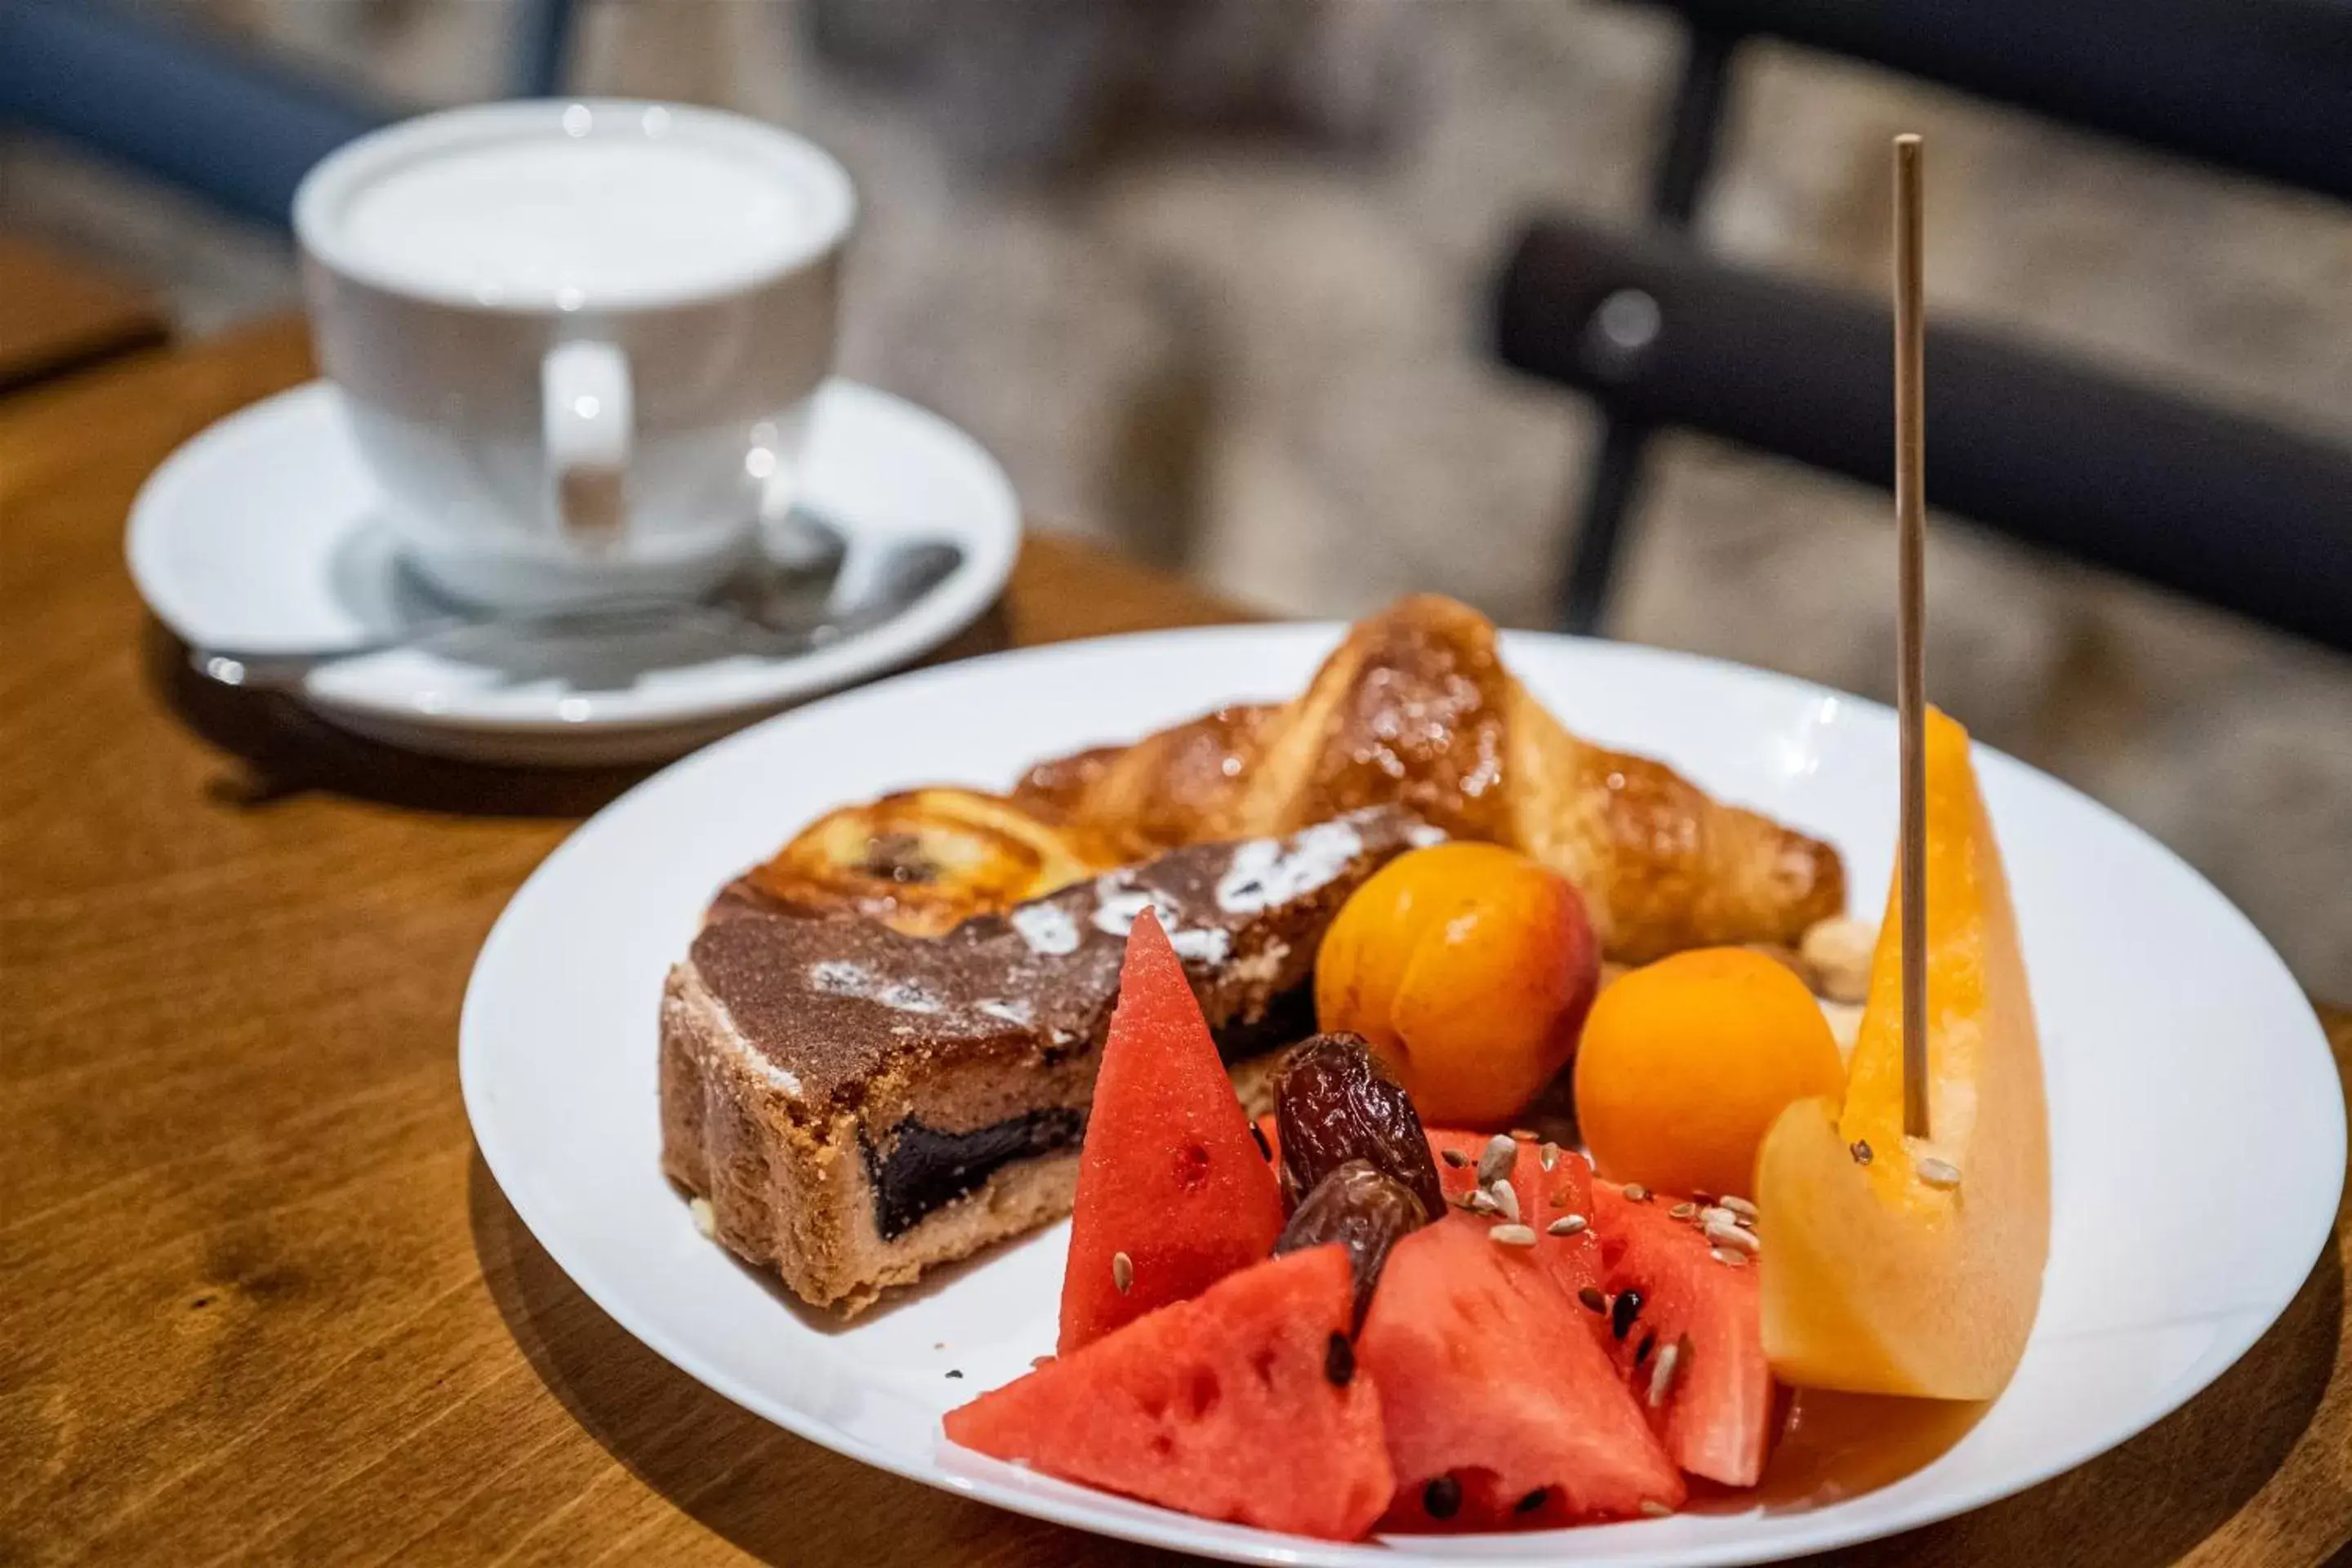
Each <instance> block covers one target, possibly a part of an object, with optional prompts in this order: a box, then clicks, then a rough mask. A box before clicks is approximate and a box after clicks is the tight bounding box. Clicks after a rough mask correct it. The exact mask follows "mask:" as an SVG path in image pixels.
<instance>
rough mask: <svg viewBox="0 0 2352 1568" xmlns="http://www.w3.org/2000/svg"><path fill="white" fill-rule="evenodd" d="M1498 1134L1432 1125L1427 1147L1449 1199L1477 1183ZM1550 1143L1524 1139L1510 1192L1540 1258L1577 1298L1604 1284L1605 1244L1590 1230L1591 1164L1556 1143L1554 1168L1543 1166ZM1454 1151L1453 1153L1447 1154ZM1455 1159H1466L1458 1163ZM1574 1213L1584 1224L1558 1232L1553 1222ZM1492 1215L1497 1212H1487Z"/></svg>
mask: <svg viewBox="0 0 2352 1568" xmlns="http://www.w3.org/2000/svg"><path fill="white" fill-rule="evenodd" d="M1493 1137H1494V1134H1492V1133H1489V1132H1465V1131H1459V1130H1457V1129H1454V1128H1450V1127H1440V1128H1433V1129H1432V1130H1431V1131H1430V1134H1429V1149H1430V1152H1431V1154H1432V1155H1433V1156H1434V1157H1435V1159H1436V1161H1437V1180H1438V1183H1439V1184H1440V1185H1442V1186H1444V1189H1445V1197H1446V1201H1447V1202H1448V1203H1453V1202H1454V1201H1455V1200H1457V1199H1461V1198H1466V1197H1468V1196H1469V1195H1470V1194H1471V1192H1472V1191H1473V1190H1474V1189H1475V1188H1476V1186H1477V1185H1478V1159H1479V1156H1480V1155H1482V1154H1484V1153H1485V1152H1486V1145H1487V1143H1488V1142H1490V1141H1491V1140H1492V1139H1493ZM1545 1147H1546V1145H1544V1144H1541V1143H1531V1142H1527V1141H1525V1140H1521V1141H1520V1142H1519V1145H1518V1154H1517V1158H1516V1159H1515V1160H1514V1161H1513V1162H1512V1165H1511V1173H1510V1183H1511V1194H1512V1196H1513V1197H1515V1198H1516V1199H1517V1201H1518V1205H1519V1219H1520V1222H1521V1223H1522V1224H1524V1225H1526V1226H1528V1228H1529V1229H1531V1230H1533V1231H1534V1232H1535V1233H1536V1237H1537V1239H1536V1247H1535V1252H1536V1258H1537V1259H1538V1261H1539V1262H1541V1263H1542V1264H1543V1266H1544V1268H1545V1270H1546V1271H1547V1272H1549V1274H1550V1275H1551V1277H1552V1279H1553V1280H1554V1282H1555V1283H1557V1284H1558V1285H1559V1288H1560V1289H1563V1290H1565V1291H1567V1292H1568V1294H1569V1295H1570V1296H1571V1297H1573V1296H1574V1295H1575V1294H1576V1293H1577V1292H1578V1291H1580V1290H1582V1289H1585V1288H1586V1287H1587V1286H1597V1285H1599V1284H1600V1283H1601V1249H1600V1245H1599V1242H1598V1239H1597V1238H1596V1237H1595V1236H1594V1234H1593V1232H1592V1229H1591V1219H1592V1185H1593V1184H1592V1163H1591V1161H1589V1160H1587V1159H1586V1158H1585V1157H1584V1156H1583V1155H1581V1154H1580V1153H1578V1152H1576V1151H1575V1150H1573V1149H1561V1148H1559V1147H1558V1146H1557V1145H1552V1146H1551V1147H1552V1149H1553V1157H1552V1167H1551V1169H1550V1170H1549V1171H1547V1170H1545V1169H1544V1168H1543V1151H1544V1149H1545ZM1449 1155H1451V1156H1452V1157H1451V1158H1448V1156H1449ZM1454 1160H1459V1161H1461V1162H1462V1163H1460V1164H1458V1165H1457V1164H1455V1163H1454ZM1569 1215H1582V1216H1583V1217H1584V1219H1585V1221H1586V1226H1585V1228H1583V1229H1581V1230H1580V1231H1578V1232H1577V1233H1576V1234H1575V1235H1573V1236H1554V1235H1552V1234H1551V1227H1552V1226H1554V1225H1556V1224H1558V1223H1559V1221H1561V1220H1564V1219H1566V1218H1568V1216H1569ZM1484 1217H1486V1218H1487V1219H1489V1220H1492V1219H1494V1218H1495V1217H1496V1216H1494V1215H1486V1216H1484Z"/></svg>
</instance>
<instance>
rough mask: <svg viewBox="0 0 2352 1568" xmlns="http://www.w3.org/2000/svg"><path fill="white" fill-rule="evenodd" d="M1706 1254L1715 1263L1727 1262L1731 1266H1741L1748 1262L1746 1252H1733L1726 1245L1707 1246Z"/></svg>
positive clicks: (1745, 1265)
mask: <svg viewBox="0 0 2352 1568" xmlns="http://www.w3.org/2000/svg"><path fill="white" fill-rule="evenodd" d="M1706 1255H1707V1256H1708V1257H1709V1258H1714V1259H1715V1260H1716V1261H1717V1263H1722V1264H1727V1265H1728V1266H1730V1267H1731V1268H1745V1267H1747V1264H1748V1254H1746V1253H1744V1252H1734V1251H1733V1250H1732V1249H1731V1248H1729V1247H1709V1248H1708V1249H1707V1254H1706Z"/></svg>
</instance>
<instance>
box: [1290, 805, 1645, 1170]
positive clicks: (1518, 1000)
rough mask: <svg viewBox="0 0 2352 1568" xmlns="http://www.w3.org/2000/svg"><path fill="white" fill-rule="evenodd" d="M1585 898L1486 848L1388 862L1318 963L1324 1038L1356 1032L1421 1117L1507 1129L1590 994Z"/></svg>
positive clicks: (1545, 1074)
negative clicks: (1331, 1033) (1501, 1125)
mask: <svg viewBox="0 0 2352 1568" xmlns="http://www.w3.org/2000/svg"><path fill="white" fill-rule="evenodd" d="M1600 974H1601V946H1600V943H1599V942H1598V941H1597V940H1596V939H1595V938H1594V936H1593V932H1592V921H1591V918H1590V917H1589V916H1587V914H1586V913H1585V909H1584V900H1583V898H1582V896H1581V895H1580V894H1579V893H1578V892H1577V890H1576V889H1575V888H1574V887H1573V886H1572V885H1571V884H1570V882H1569V881H1568V880H1567V879H1565V878H1563V877H1561V876H1560V875H1559V873H1558V872H1555V871H1552V870H1549V869H1548V868H1545V867H1543V866H1540V865H1538V864H1537V863H1536V862H1535V861H1533V860H1531V859H1529V858H1527V857H1526V856H1524V855H1521V854H1519V853H1517V851H1516V850H1511V849H1505V848H1503V847H1499V846H1497V845H1492V844H1439V845H1434V846H1432V847H1428V848H1425V849H1415V850H1412V851H1409V852H1408V853H1406V854H1403V855H1401V856H1399V857H1397V858H1396V859H1394V860H1392V861H1391V862H1390V863H1389V864H1388V865H1387V866H1385V867H1383V868H1381V870H1380V872H1379V873H1378V874H1377V875H1375V876H1373V877H1372V878H1371V879H1370V880H1368V881H1367V882H1365V883H1364V885H1363V886H1362V887H1360V888H1359V889H1356V892H1355V895H1354V896H1353V897H1352V898H1350V899H1349V900H1348V902H1347V904H1346V905H1345V906H1344V907H1343V908H1341V910H1339V918H1338V919H1336V920H1334V921H1332V922H1331V926H1330V929H1329V930H1328V931H1326V932H1325V933H1324V936H1323V946H1322V949H1321V951H1320V952H1319V953H1318V956H1317V960H1316V965H1315V1012H1316V1017H1317V1020H1318V1024H1319V1026H1321V1027H1322V1028H1323V1029H1325V1030H1326V1031H1331V1030H1339V1029H1347V1030H1351V1031H1353V1032H1354V1033H1356V1034H1359V1035H1361V1036H1362V1037H1364V1038H1365V1040H1366V1041H1368V1042H1369V1043H1370V1046H1371V1048H1372V1050H1373V1052H1374V1053H1375V1054H1376V1055H1378V1056H1379V1057H1380V1058H1381V1060H1382V1061H1383V1062H1385V1063H1386V1064H1387V1065H1388V1067H1389V1069H1390V1070H1391V1072H1393V1073H1394V1074H1395V1075H1396V1078H1397V1080H1398V1081H1399V1082H1401V1083H1402V1084H1403V1085H1404V1088H1405V1092H1406V1093H1408V1094H1410V1095H1411V1096H1412V1102H1413V1105H1414V1107H1415V1108H1416V1109H1417V1110H1419V1111H1420V1112H1421V1116H1422V1119H1423V1121H1425V1122H1430V1123H1433V1124H1434V1123H1440V1122H1445V1123H1452V1124H1454V1125H1493V1124H1495V1123H1498V1122H1503V1121H1509V1120H1510V1119H1511V1118H1512V1117H1513V1116H1515V1115H1517V1113H1518V1111H1519V1110H1520V1109H1521V1108H1522V1107H1523V1106H1525V1105H1526V1104H1527V1102H1528V1100H1531V1099H1533V1098H1534V1097H1535V1096H1536V1094H1537V1093H1538V1091H1540V1090H1541V1089H1543V1087H1544V1085H1545V1084H1547V1083H1549V1082H1550V1081H1551V1079H1553V1077H1554V1076H1555V1075H1557V1074H1558V1073H1559V1069H1560V1068H1563V1067H1565V1066H1567V1065H1568V1060H1569V1058H1570V1057H1571V1056H1573V1055H1574V1054H1575V1052H1576V1041H1577V1036H1578V1034H1579V1032H1580V1030H1581V1029H1582V1027H1583V1026H1584V1016H1585V1014H1586V1013H1587V1012H1588V1011H1590V1010H1591V1005H1592V995H1593V993H1594V991H1595V990H1596V989H1597V988H1598V987H1599V984H1600Z"/></svg>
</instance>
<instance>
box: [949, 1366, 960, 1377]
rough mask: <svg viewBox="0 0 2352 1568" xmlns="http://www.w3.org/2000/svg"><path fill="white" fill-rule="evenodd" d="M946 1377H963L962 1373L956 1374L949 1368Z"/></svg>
mask: <svg viewBox="0 0 2352 1568" xmlns="http://www.w3.org/2000/svg"><path fill="white" fill-rule="evenodd" d="M948 1375H949V1376H950V1377H961V1376H962V1375H963V1373H960V1372H957V1371H956V1370H955V1369H954V1368H952V1367H950V1369H949V1370H948Z"/></svg>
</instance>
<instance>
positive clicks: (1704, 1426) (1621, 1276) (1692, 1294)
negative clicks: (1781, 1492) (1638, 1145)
mask: <svg viewBox="0 0 2352 1568" xmlns="http://www.w3.org/2000/svg"><path fill="white" fill-rule="evenodd" d="M1593 1201H1594V1204H1595V1205H1596V1212H1595V1214H1594V1215H1593V1228H1594V1229H1595V1230H1597V1231H1599V1232H1600V1235H1601V1265H1602V1269H1603V1277H1602V1280H1601V1289H1603V1290H1604V1291H1605V1292H1606V1293H1607V1294H1608V1296H1609V1298H1610V1300H1611V1301H1612V1304H1614V1303H1615V1302H1616V1300H1617V1298H1618V1297H1619V1296H1620V1295H1622V1293H1624V1292H1626V1291H1629V1290H1632V1291H1639V1292H1640V1293H1641V1305H1640V1307H1639V1309H1638V1310H1635V1311H1633V1313H1632V1315H1631V1316H1630V1318H1626V1317H1624V1315H1623V1314H1622V1313H1620V1314H1618V1317H1619V1318H1623V1321H1626V1323H1627V1329H1626V1332H1625V1335H1624V1337H1623V1338H1622V1339H1620V1338H1618V1337H1617V1335H1616V1333H1615V1331H1614V1328H1613V1323H1614V1321H1617V1319H1615V1318H1612V1329H1611V1331H1609V1332H1608V1334H1607V1335H1606V1336H1605V1337H1606V1342H1607V1344H1608V1348H1609V1353H1610V1356H1611V1358H1612V1360H1613V1361H1614V1362H1615V1363H1617V1366H1618V1370H1619V1371H1620V1372H1621V1373H1622V1374H1623V1376H1624V1377H1625V1379H1626V1385H1627V1387H1628V1388H1629V1389H1631V1391H1632V1392H1633V1397H1634V1398H1635V1399H1636V1400H1637V1401H1639V1402H1640V1403H1641V1405H1642V1406H1643V1409H1644V1410H1645V1411H1646V1412H1647V1413H1648V1415H1649V1419H1650V1425H1651V1426H1652V1427H1653V1428H1654V1429H1655V1430H1656V1432H1657V1434H1658V1436H1659V1438H1660V1439H1661V1440H1662V1441H1663V1442H1664V1444H1665V1446H1666V1452H1667V1453H1669V1454H1671V1455H1673V1456H1674V1460H1675V1463H1676V1464H1677V1465H1680V1466H1681V1467H1682V1468H1684V1469H1685V1470H1687V1471H1689V1472H1690V1473H1691V1474H1692V1475H1695V1476H1704V1477H1706V1479H1708V1480H1712V1481H1721V1482H1722V1483H1724V1484H1725V1485H1726V1486H1734V1487H1748V1486H1754V1485H1755V1484H1756V1482H1757V1481H1758V1479H1759V1478H1761V1477H1762V1475H1763V1474H1764V1460H1765V1458H1766V1456H1767V1454H1768V1453H1769V1450H1770V1447H1771V1441H1772V1426H1773V1386H1772V1369H1771V1364H1770V1363H1769V1362H1768V1361H1766V1360H1765V1357H1764V1341H1763V1330H1762V1323H1761V1321H1760V1319H1759V1317H1758V1306H1757V1287H1756V1270H1755V1268H1753V1267H1752V1266H1743V1265H1735V1264H1728V1263H1724V1262H1721V1261H1719V1260H1718V1259H1717V1258H1715V1257H1714V1256H1713V1252H1714V1249H1713V1247H1711V1246H1710V1245H1709V1243H1708V1241H1707V1239H1706V1236H1705V1234H1704V1233H1703V1232H1702V1231H1701V1229H1700V1226H1699V1221H1698V1220H1697V1219H1696V1218H1695V1217H1692V1218H1684V1219H1676V1218H1675V1217H1674V1213H1673V1211H1674V1207H1675V1204H1676V1203H1677V1202H1678V1200H1676V1199H1675V1198H1671V1197H1667V1196H1664V1194H1658V1195H1654V1196H1652V1197H1650V1198H1649V1199H1647V1200H1645V1201H1643V1202H1641V1203H1633V1202H1629V1201H1627V1199H1626V1197H1625V1193H1624V1189H1623V1188H1622V1187H1620V1186H1618V1185H1617V1184H1615V1183H1613V1182H1597V1183H1595V1184H1594V1194H1593ZM1669 1345H1672V1346H1675V1358H1674V1365H1673V1369H1672V1371H1671V1373H1668V1374H1667V1375H1666V1376H1665V1377H1664V1379H1663V1380H1662V1379H1661V1378H1660V1375H1659V1373H1658V1358H1659V1356H1660V1354H1661V1353H1662V1352H1663V1351H1664V1348H1665V1347H1667V1346H1669ZM1653 1389H1655V1390H1656V1392H1657V1393H1658V1394H1659V1399H1658V1402H1657V1403H1656V1404H1652V1403H1651V1401H1650V1394H1651V1393H1652V1391H1653Z"/></svg>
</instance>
